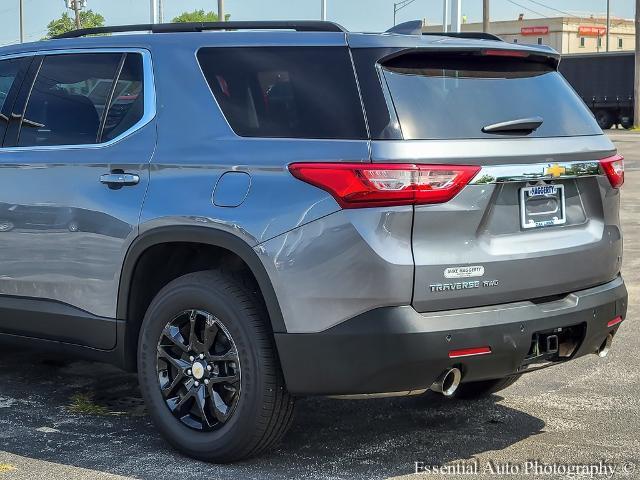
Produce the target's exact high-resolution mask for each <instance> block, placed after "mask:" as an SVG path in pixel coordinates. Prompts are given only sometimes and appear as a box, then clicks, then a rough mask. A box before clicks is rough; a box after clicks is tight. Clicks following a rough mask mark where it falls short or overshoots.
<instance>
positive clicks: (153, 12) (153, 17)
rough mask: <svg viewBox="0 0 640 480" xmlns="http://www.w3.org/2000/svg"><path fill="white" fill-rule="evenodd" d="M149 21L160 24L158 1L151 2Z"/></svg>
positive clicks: (152, 0) (151, 0)
mask: <svg viewBox="0 0 640 480" xmlns="http://www.w3.org/2000/svg"><path fill="white" fill-rule="evenodd" d="M149 20H150V22H151V24H152V25H153V24H154V23H158V0H150V2H149Z"/></svg>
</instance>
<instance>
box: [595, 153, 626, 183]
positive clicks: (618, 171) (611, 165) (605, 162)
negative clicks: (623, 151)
mask: <svg viewBox="0 0 640 480" xmlns="http://www.w3.org/2000/svg"><path fill="white" fill-rule="evenodd" d="M600 165H602V169H603V170H604V173H606V174H607V178H608V179H609V182H610V183H611V186H612V187H613V188H620V187H621V186H622V184H623V183H624V157H623V156H622V155H614V156H612V157H607V158H603V159H602V160H600Z"/></svg>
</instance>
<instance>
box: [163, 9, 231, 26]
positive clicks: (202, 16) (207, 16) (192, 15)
mask: <svg viewBox="0 0 640 480" xmlns="http://www.w3.org/2000/svg"><path fill="white" fill-rule="evenodd" d="M229 17H230V15H229V14H228V13H227V14H226V15H225V16H224V19H225V20H229ZM217 21H218V14H217V13H215V12H205V11H204V10H194V11H193V12H183V13H182V14H180V15H179V16H177V17H176V18H174V19H173V20H172V22H173V23H188V22H198V23H199V22H217Z"/></svg>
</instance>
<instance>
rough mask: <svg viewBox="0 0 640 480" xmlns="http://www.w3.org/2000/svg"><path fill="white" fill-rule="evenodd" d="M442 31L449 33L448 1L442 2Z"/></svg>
mask: <svg viewBox="0 0 640 480" xmlns="http://www.w3.org/2000/svg"><path fill="white" fill-rule="evenodd" d="M442 31H443V32H445V33H446V32H448V31H449V0H443V2H442Z"/></svg>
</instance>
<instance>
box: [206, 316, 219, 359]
mask: <svg viewBox="0 0 640 480" xmlns="http://www.w3.org/2000/svg"><path fill="white" fill-rule="evenodd" d="M218 331H219V329H218V325H217V324H216V322H215V320H214V316H213V315H207V320H206V323H205V326H204V349H205V351H207V352H208V351H209V350H211V347H212V346H213V342H215V341H216V336H217V335H218Z"/></svg>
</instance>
